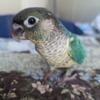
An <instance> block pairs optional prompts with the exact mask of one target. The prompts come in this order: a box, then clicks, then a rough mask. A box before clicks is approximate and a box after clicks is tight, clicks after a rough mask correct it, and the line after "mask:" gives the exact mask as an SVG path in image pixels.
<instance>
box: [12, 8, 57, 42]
mask: <svg viewBox="0 0 100 100" xmlns="http://www.w3.org/2000/svg"><path fill="white" fill-rule="evenodd" d="M56 23H57V20H56V18H55V17H54V15H53V14H52V13H51V12H50V11H48V10H47V9H45V8H27V9H24V10H22V11H21V12H19V13H18V14H16V16H15V17H14V18H13V22H12V24H13V25H12V31H13V32H12V36H13V37H15V38H18V39H31V40H33V41H34V40H35V41H37V40H38V41H39V40H40V41H41V40H44V39H46V38H48V35H49V33H50V32H49V31H51V30H52V29H53V27H54V26H55V24H56Z"/></svg>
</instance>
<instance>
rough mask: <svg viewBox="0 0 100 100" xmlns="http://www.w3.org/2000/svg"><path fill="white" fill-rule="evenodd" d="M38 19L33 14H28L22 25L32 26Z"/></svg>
mask: <svg viewBox="0 0 100 100" xmlns="http://www.w3.org/2000/svg"><path fill="white" fill-rule="evenodd" d="M38 21H39V19H38V18H36V17H34V16H29V17H28V18H27V19H26V20H25V21H24V25H25V26H26V27H28V28H32V27H33V26H34V25H35V24H36V23H37V22H38Z"/></svg>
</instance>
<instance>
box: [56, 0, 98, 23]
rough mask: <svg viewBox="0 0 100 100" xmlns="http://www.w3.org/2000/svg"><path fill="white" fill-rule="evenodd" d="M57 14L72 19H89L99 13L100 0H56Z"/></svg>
mask: <svg viewBox="0 0 100 100" xmlns="http://www.w3.org/2000/svg"><path fill="white" fill-rule="evenodd" d="M57 14H58V15H59V16H62V17H63V18H65V19H68V20H73V21H84V22H85V21H91V20H93V19H94V18H95V17H96V15H98V14H100V0H57Z"/></svg>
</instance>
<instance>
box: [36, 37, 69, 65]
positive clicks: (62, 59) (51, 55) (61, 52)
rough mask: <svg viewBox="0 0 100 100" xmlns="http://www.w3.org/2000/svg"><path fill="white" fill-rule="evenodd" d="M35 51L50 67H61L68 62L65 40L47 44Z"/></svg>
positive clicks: (56, 40)
mask: <svg viewBox="0 0 100 100" xmlns="http://www.w3.org/2000/svg"><path fill="white" fill-rule="evenodd" d="M37 50H38V51H39V53H40V54H41V55H42V56H43V57H44V58H45V59H46V60H47V62H48V63H49V64H51V65H55V66H62V65H64V64H65V63H66V62H67V61H68V60H69V56H68V53H67V50H68V46H67V39H64V38H61V39H55V40H53V41H51V42H48V43H47V44H46V45H44V46H42V47H39V48H37Z"/></svg>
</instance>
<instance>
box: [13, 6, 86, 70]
mask: <svg viewBox="0 0 100 100" xmlns="http://www.w3.org/2000/svg"><path fill="white" fill-rule="evenodd" d="M12 37H13V38H15V39H18V40H23V39H25V40H30V41H32V43H33V44H35V49H36V51H37V52H38V53H39V54H40V56H42V58H43V59H45V61H46V62H47V64H48V66H49V67H50V69H57V68H71V67H72V66H73V65H74V64H82V63H83V62H84V59H85V57H86V50H85V46H84V43H83V42H82V41H81V40H80V39H79V38H78V37H77V35H75V34H74V33H71V32H70V31H69V30H68V29H66V28H65V26H64V25H63V24H62V23H61V22H60V21H59V20H58V18H57V17H56V16H55V15H54V14H53V13H52V12H51V11H49V10H48V9H46V8H41V7H32V8H26V9H23V10H22V11H20V12H18V13H17V14H16V15H15V16H14V18H13V20H12Z"/></svg>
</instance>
